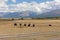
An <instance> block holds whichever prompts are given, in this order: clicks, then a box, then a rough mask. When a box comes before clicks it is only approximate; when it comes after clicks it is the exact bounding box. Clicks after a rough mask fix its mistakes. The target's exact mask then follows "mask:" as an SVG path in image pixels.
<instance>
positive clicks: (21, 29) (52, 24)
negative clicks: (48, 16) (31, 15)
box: [0, 20, 60, 40]
mask: <svg viewBox="0 0 60 40" xmlns="http://www.w3.org/2000/svg"><path fill="white" fill-rule="evenodd" d="M15 23H16V25H14V24H15ZM20 24H21V25H20ZM24 24H26V26H24ZM28 24H30V26H28ZM33 24H34V27H33ZM0 40H60V20H14V21H8V20H7V21H6V20H5V21H4V20H3V21H2V20H1V21H0Z"/></svg>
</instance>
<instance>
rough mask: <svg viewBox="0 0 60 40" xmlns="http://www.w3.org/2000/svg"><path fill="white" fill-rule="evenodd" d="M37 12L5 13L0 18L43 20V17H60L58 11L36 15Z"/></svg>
mask: <svg viewBox="0 0 60 40" xmlns="http://www.w3.org/2000/svg"><path fill="white" fill-rule="evenodd" d="M37 14H38V13H37V12H32V11H23V12H13V13H11V12H7V13H6V14H5V15H4V16H0V18H22V17H23V18H35V17H36V18H44V17H58V16H60V9H58V10H53V11H50V12H46V13H41V14H39V15H37Z"/></svg>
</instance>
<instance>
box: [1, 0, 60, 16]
mask: <svg viewBox="0 0 60 40" xmlns="http://www.w3.org/2000/svg"><path fill="white" fill-rule="evenodd" d="M56 9H60V0H0V12H4V13H0V16H2V15H5V14H7V13H6V12H11V13H13V12H23V11H33V12H37V13H36V14H41V13H45V12H49V11H52V10H56Z"/></svg>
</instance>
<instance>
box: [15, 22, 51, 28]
mask: <svg viewBox="0 0 60 40" xmlns="http://www.w3.org/2000/svg"><path fill="white" fill-rule="evenodd" d="M14 26H18V24H17V23H14ZM22 26H25V27H26V26H27V27H36V24H32V25H31V24H21V23H20V24H19V27H20V28H21V27H22ZM48 26H52V25H51V24H49V25H48Z"/></svg>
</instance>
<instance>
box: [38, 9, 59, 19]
mask: <svg viewBox="0 0 60 40" xmlns="http://www.w3.org/2000/svg"><path fill="white" fill-rule="evenodd" d="M58 16H60V9H59V10H53V11H50V12H46V13H42V14H40V15H38V16H37V17H40V18H41V17H42V18H44V17H58Z"/></svg>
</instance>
